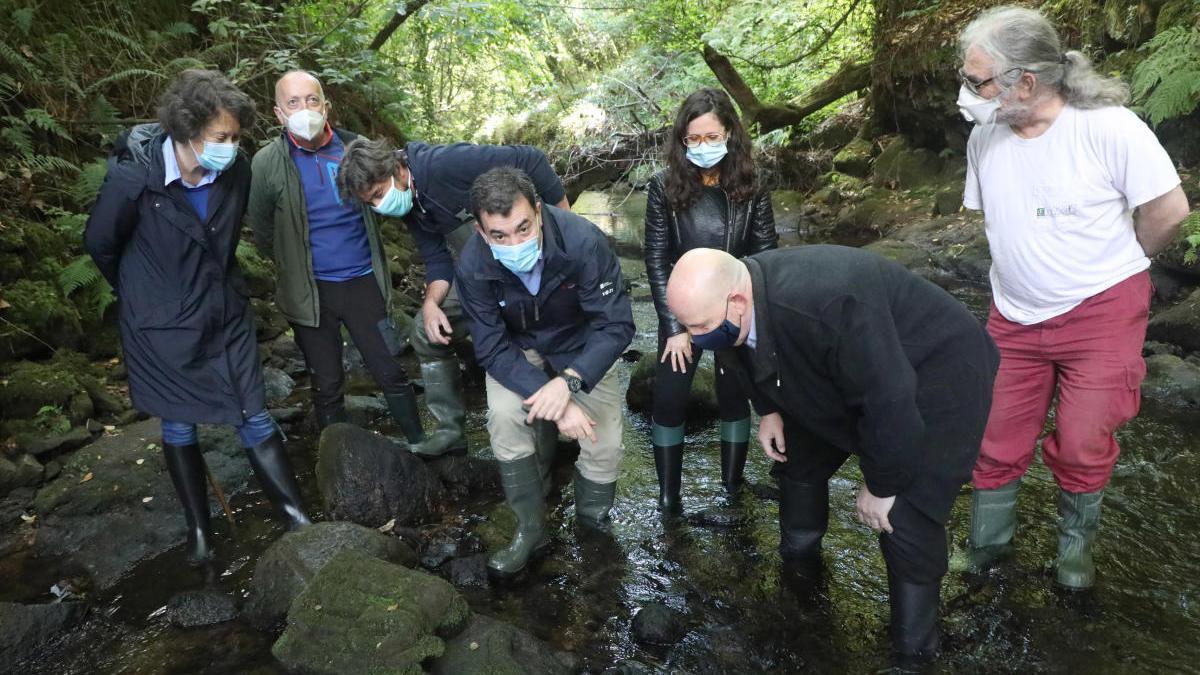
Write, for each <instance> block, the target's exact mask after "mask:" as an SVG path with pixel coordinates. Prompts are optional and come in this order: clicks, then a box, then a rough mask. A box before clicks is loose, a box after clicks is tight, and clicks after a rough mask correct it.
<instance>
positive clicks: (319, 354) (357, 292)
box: [292, 274, 410, 410]
mask: <svg viewBox="0 0 1200 675" xmlns="http://www.w3.org/2000/svg"><path fill="white" fill-rule="evenodd" d="M317 296H318V301H319V303H320V313H319V315H318V316H319V325H318V326H317V327H316V328H310V327H307V326H297V325H295V324H293V325H292V330H293V332H294V333H295V336H296V344H297V345H298V346H299V347H300V351H301V352H303V353H304V361H305V362H306V363H307V364H308V372H309V374H310V375H311V377H312V385H313V390H314V392H315V395H316V404H317V406H318V408H319V409H325V410H328V409H330V408H333V407H335V406H338V405H341V403H342V397H343V394H344V393H345V388H346V371H345V369H344V368H343V367H342V326H343V325H345V326H346V330H347V331H349V333H350V339H352V340H354V346H356V347H358V351H359V353H361V354H362V357H363V362H365V363H366V366H367V371H368V372H370V373H371V376H372V377H374V378H375V381H376V382H378V383H379V387H380V388H381V389H383V393H385V394H399V393H402V392H403V391H405V390H406V389H407V388H408V387H409V386H410V385H409V381H408V374H407V373H405V372H404V367H403V366H401V365H400V360H399V359H398V358H396V357H397V355H398V354H399V353H400V348H401V346H402V345H403V342H402V341H401V339H400V333H399V331H398V330H396V326H395V324H394V323H393V322H392V320H391V318H390V317H389V316H388V314H387V308H386V307H384V302H383V294H382V293H380V292H379V286H378V284H377V283H376V281H375V275H374V274H367V275H365V276H361V277H358V278H357V279H351V280H349V281H320V280H318V281H317Z"/></svg>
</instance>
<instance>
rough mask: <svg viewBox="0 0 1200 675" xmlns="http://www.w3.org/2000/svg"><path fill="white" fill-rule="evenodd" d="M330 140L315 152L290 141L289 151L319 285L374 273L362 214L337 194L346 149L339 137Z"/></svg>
mask: <svg viewBox="0 0 1200 675" xmlns="http://www.w3.org/2000/svg"><path fill="white" fill-rule="evenodd" d="M329 136H330V137H329V142H327V143H326V144H325V145H323V146H321V147H320V148H318V149H317V150H316V152H310V151H308V150H305V149H304V148H301V147H300V146H298V145H296V144H295V142H294V141H292V139H291V138H290V137H289V138H288V149H289V152H290V154H291V156H292V161H293V162H295V163H296V170H297V171H299V172H300V184H301V185H302V186H303V187H304V203H305V206H306V207H307V208H308V240H309V243H310V244H311V245H312V263H313V276H315V277H316V278H317V279H318V280H320V281H349V280H350V279H357V278H358V277H361V276H365V275H367V274H370V273H371V271H372V268H371V244H370V243H369V242H368V241H367V227H366V225H365V224H364V223H363V219H362V212H360V211H359V210H358V208H356V207H354V206H352V205H350V204H344V203H342V198H341V196H340V195H339V194H338V190H337V174H338V167H340V166H341V163H342V155H343V154H344V152H345V147H344V146H343V145H342V141H341V139H339V138H338V137H337V134H330V135H329Z"/></svg>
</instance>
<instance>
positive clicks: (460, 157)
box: [338, 139, 567, 457]
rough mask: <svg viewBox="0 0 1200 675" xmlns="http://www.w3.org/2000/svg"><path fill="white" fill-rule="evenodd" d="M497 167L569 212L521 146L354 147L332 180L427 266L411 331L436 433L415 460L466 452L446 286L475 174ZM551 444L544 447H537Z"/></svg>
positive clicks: (533, 151)
mask: <svg viewBox="0 0 1200 675" xmlns="http://www.w3.org/2000/svg"><path fill="white" fill-rule="evenodd" d="M499 166H511V167H516V168H518V169H520V170H522V171H524V172H525V173H527V174H528V175H529V176H530V177H531V178H532V179H533V183H534V187H535V188H536V189H537V194H538V195H539V196H540V197H541V198H542V201H543V202H545V203H547V204H555V205H557V206H559V207H560V208H563V209H565V208H567V197H566V193H565V192H563V187H562V182H561V181H559V179H558V176H557V175H556V174H555V173H554V169H553V168H551V166H550V162H549V161H547V160H546V156H545V155H544V154H542V151H541V150H538V149H537V148H532V147H529V146H525V145H470V144H467V143H456V144H454V145H426V144H424V143H416V142H413V143H408V144H407V145H405V146H404V149H403V150H400V151H396V150H393V149H392V146H391V145H390V144H389V143H388V142H387V141H385V140H378V141H372V140H367V139H359V140H357V141H355V142H353V143H351V144H350V147H348V148H347V149H346V157H345V159H344V160H343V161H342V170H341V172H340V173H339V174H338V185H339V186H340V187H341V190H342V196H343V198H345V199H348V200H355V201H360V202H362V203H364V204H371V205H372V207H373V208H374V210H375V211H376V212H377V213H380V214H382V215H385V216H393V217H396V218H403V219H404V223H405V224H406V225H407V226H408V229H409V232H411V233H412V235H413V239H415V240H416V243H417V252H418V253H419V254H420V256H421V260H422V262H424V263H425V302H424V304H423V305H422V307H421V310H420V311H419V312H417V316H416V321H415V322H414V324H413V333H412V343H413V350H414V351H416V353H417V358H419V359H420V360H421V376H422V378H423V379H424V382H425V404H426V405H427V406H429V411H430V412H432V413H433V416H434V417H436V418H437V429H436V430H435V431H434V432H433V434H431V435H430V437H429V439H427V440H426V441H425V442H424V443H418V444H416V445H414V446H413V447H412V451H413V452H414V453H416V454H418V455H423V456H428V457H433V456H437V455H441V454H445V453H447V452H465V450H466V447H467V441H466V437H465V436H464V435H463V424H464V423H465V421H466V409H465V408H464V407H463V399H462V391H461V385H460V378H459V370H458V358H457V357H456V356H455V354H454V345H453V343H455V342H461V341H463V340H465V339H466V333H467V330H466V324H465V322H464V320H463V317H462V310H461V308H460V306H459V301H458V295H457V293H455V292H454V290H453V289H452V288H451V286H450V281H451V279H453V278H454V259H455V257H456V256H457V255H458V254H459V253H461V251H462V247H463V245H464V244H465V243H466V242H467V240H468V239H470V238H471V233H472V227H471V223H472V222H473V221H474V216H472V215H471V213H470V209H469V208H468V207H469V204H468V195H467V192H468V190H469V189H470V187H471V183H472V182H473V181H474V180H475V179H476V178H477V177H479V175H480V174H482V173H483V172H485V171H487V170H488V169H491V168H494V167H499ZM554 440H555V439H545V441H544V442H543V443H542V445H547V444H550V445H552V444H553V443H554Z"/></svg>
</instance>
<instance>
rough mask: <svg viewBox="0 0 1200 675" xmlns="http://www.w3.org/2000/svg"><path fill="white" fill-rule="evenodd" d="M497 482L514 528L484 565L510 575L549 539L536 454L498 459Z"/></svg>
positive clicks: (497, 573)
mask: <svg viewBox="0 0 1200 675" xmlns="http://www.w3.org/2000/svg"><path fill="white" fill-rule="evenodd" d="M500 483H501V485H503V486H504V499H505V500H506V501H507V502H508V506H509V508H511V509H512V510H513V513H514V514H516V516H517V531H516V532H515V533H514V534H513V539H512V542H511V543H509V545H508V548H505V549H502V550H500V551H496V552H495V553H493V554H492V555H491V556H490V557H489V558H488V562H487V565H488V569H489V570H490V571H492V572H493V573H495V574H496V575H498V576H501V577H511V576H513V575H515V574H517V573H518V572H520V571H521V570H523V569H525V566H526V565H527V564H528V563H529V560H530V559H531V558H532V557H533V556H534V554H536V553H538V552H539V551H541V550H543V549H545V548H546V546H547V545H548V544H549V543H550V537H549V535H548V534H547V532H546V499H545V497H543V496H542V474H541V469H540V468H539V467H538V459H537V455H529V456H528V457H521V458H520V459H514V460H512V461H508V462H500Z"/></svg>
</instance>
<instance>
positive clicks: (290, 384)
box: [263, 366, 296, 405]
mask: <svg viewBox="0 0 1200 675" xmlns="http://www.w3.org/2000/svg"><path fill="white" fill-rule="evenodd" d="M263 389H264V390H265V391H264V393H265V395H266V399H267V405H279V404H280V403H283V402H284V400H286V399H287V397H289V396H291V395H292V392H293V391H295V389H296V381H295V380H293V379H292V376H291V375H288V374H287V373H285V372H283V371H282V370H280V369H278V368H272V367H270V366H267V367H266V368H263Z"/></svg>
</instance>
